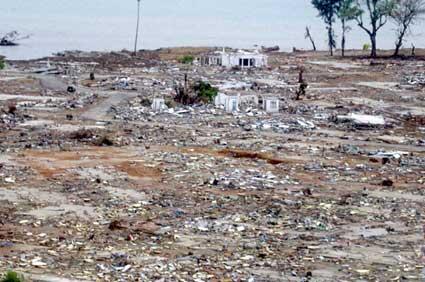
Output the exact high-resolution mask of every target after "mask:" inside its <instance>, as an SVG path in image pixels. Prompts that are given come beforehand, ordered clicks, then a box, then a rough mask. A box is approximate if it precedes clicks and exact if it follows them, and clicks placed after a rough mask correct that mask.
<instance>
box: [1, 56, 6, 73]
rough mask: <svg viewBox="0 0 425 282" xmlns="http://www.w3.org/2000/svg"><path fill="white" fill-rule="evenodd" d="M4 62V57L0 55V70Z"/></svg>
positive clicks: (3, 66)
mask: <svg viewBox="0 0 425 282" xmlns="http://www.w3.org/2000/svg"><path fill="white" fill-rule="evenodd" d="M5 66H6V64H5V63H4V59H3V58H2V57H0V70H2V69H4V68H5Z"/></svg>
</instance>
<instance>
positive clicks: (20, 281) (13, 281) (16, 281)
mask: <svg viewBox="0 0 425 282" xmlns="http://www.w3.org/2000/svg"><path fill="white" fill-rule="evenodd" d="M0 281H1V282H24V278H23V277H22V275H19V274H18V273H16V272H14V271H8V272H7V273H6V276H5V277H4V278H3V279H2V280H0Z"/></svg>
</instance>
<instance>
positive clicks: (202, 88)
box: [193, 81, 218, 103]
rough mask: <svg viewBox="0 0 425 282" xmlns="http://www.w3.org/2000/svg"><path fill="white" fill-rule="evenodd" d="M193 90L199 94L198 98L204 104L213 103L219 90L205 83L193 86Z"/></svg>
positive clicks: (200, 82)
mask: <svg viewBox="0 0 425 282" xmlns="http://www.w3.org/2000/svg"><path fill="white" fill-rule="evenodd" d="M193 90H194V91H195V93H196V94H197V96H198V98H199V99H200V100H202V101H204V102H208V103H209V102H212V101H213V100H214V98H215V96H217V94H218V89H217V88H215V87H212V86H211V84H209V83H208V82H204V81H198V82H197V83H195V85H194V86H193Z"/></svg>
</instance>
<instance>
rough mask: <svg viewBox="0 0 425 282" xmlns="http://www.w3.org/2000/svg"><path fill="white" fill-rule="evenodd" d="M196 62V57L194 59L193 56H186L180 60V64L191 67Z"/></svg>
mask: <svg viewBox="0 0 425 282" xmlns="http://www.w3.org/2000/svg"><path fill="white" fill-rule="evenodd" d="M194 60H195V57H193V56H192V55H185V56H183V57H181V58H180V59H179V63H182V64H185V65H189V64H191V63H193V61H194Z"/></svg>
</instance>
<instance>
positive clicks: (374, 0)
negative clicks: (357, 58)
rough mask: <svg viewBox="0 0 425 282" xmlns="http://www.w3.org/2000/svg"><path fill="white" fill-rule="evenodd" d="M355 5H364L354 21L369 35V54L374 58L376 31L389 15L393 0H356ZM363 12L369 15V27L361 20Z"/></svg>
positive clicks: (375, 52) (375, 53)
mask: <svg viewBox="0 0 425 282" xmlns="http://www.w3.org/2000/svg"><path fill="white" fill-rule="evenodd" d="M357 5H358V6H359V7H365V9H364V10H362V11H363V13H361V14H360V15H359V16H358V17H357V18H356V21H357V24H358V25H359V27H360V28H361V29H363V30H364V31H365V32H366V33H367V34H368V35H369V38H370V43H371V45H372V50H371V54H370V56H371V57H372V58H376V56H377V45H376V36H377V34H378V31H379V30H380V29H381V28H382V27H383V26H384V25H385V24H386V23H387V21H388V17H389V16H390V15H391V12H392V10H393V2H392V1H389V0H357ZM364 13H367V15H368V17H369V21H370V22H369V24H370V26H369V27H367V26H366V23H365V22H364V20H363V14H364Z"/></svg>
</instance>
